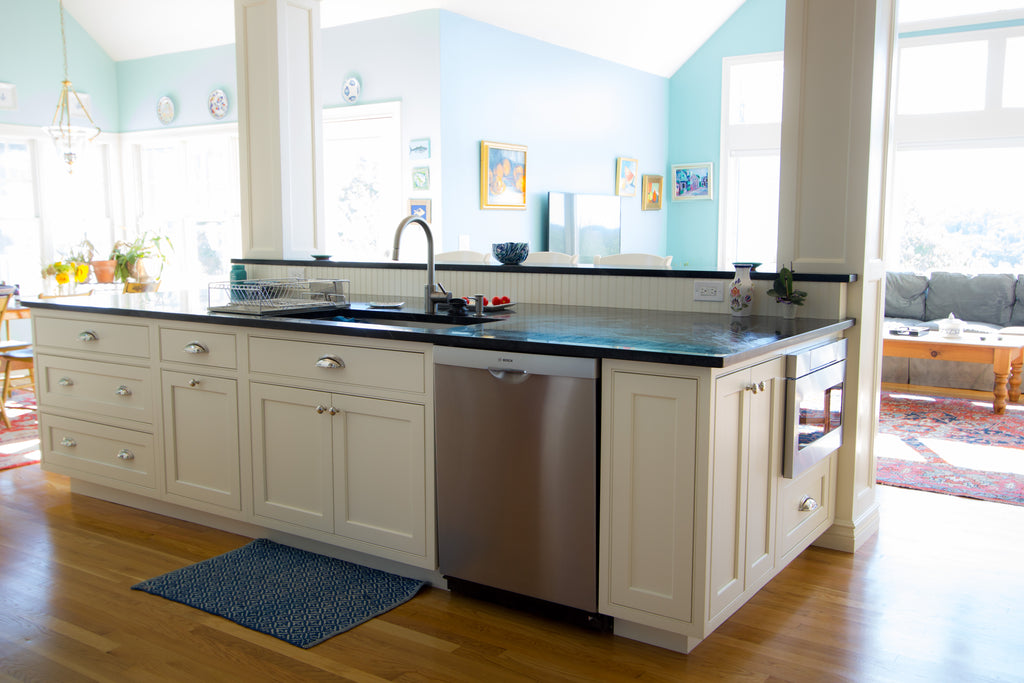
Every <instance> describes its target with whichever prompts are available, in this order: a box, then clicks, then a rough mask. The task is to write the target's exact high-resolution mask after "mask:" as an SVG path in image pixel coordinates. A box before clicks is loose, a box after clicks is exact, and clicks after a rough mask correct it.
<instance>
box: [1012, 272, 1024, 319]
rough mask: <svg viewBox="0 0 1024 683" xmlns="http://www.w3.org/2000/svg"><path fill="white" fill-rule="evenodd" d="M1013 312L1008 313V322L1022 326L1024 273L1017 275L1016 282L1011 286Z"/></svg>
mask: <svg viewBox="0 0 1024 683" xmlns="http://www.w3.org/2000/svg"><path fill="white" fill-rule="evenodd" d="M1013 298H1014V301H1013V313H1012V314H1011V315H1010V324H1011V325H1015V326H1018V327H1024V275H1018V276H1017V284H1016V286H1015V287H1014V288H1013Z"/></svg>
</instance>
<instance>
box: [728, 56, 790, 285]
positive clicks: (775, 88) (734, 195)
mask: <svg viewBox="0 0 1024 683" xmlns="http://www.w3.org/2000/svg"><path fill="white" fill-rule="evenodd" d="M782 67H783V62H782V53H781V52H773V53H767V54H759V55H744V56H741V57H727V58H726V59H724V60H723V65H722V154H721V157H720V159H721V162H720V164H719V165H720V169H719V174H720V176H719V177H720V178H721V182H720V185H719V187H720V190H721V192H720V197H719V199H720V204H719V206H720V217H719V225H720V230H719V267H720V268H722V269H729V268H730V264H732V263H733V262H735V261H760V262H762V264H763V265H762V269H763V270H765V271H770V270H775V267H776V264H775V262H774V261H775V253H776V252H777V250H778V232H779V161H780V158H781V155H780V148H781V141H780V140H781V135H782V132H781V131H782ZM766 255H770V262H769V261H768V260H766V258H767V256H766Z"/></svg>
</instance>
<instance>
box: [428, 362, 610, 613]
mask: <svg viewBox="0 0 1024 683" xmlns="http://www.w3.org/2000/svg"><path fill="white" fill-rule="evenodd" d="M597 368H598V365H597V361H595V360H591V359H584V358H565V357H560V356H539V355H528V354H521V353H506V352H502V351H486V350H479V349H457V348H451V347H435V348H434V375H435V382H434V391H435V397H436V398H435V401H434V409H435V416H436V417H435V420H436V422H435V425H436V430H435V431H436V436H435V438H436V443H437V449H436V467H437V538H438V562H439V565H440V569H441V573H442V574H444V575H446V576H448V577H450V578H454V579H459V580H462V581H468V582H472V583H473V584H478V585H482V586H488V587H492V588H498V589H501V590H502V591H510V592H512V593H516V594H519V595H526V596H530V597H533V598H539V599H541V600H545V601H549V602H553V603H557V604H559V605H567V606H569V607H574V608H577V609H580V610H585V611H587V612H592V613H593V612H596V611H597V457H598V456H597V438H598V436H597V410H598V407H597V377H598V372H597Z"/></svg>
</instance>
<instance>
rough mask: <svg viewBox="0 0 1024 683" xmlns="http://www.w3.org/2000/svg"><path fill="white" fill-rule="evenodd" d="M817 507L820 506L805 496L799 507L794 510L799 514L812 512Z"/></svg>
mask: <svg viewBox="0 0 1024 683" xmlns="http://www.w3.org/2000/svg"><path fill="white" fill-rule="evenodd" d="M819 507H821V506H820V505H819V504H818V501H816V500H814V499H813V498H811V497H810V496H806V497H805V498H804V499H803V500H802V501H800V505H798V506H797V508H796V509H797V510H799V511H800V512H814V511H815V510H817V509H818V508H819Z"/></svg>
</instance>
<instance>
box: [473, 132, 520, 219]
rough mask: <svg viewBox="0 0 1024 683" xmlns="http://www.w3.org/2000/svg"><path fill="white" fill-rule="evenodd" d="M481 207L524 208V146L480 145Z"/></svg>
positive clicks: (484, 142) (494, 143) (496, 143)
mask: <svg viewBox="0 0 1024 683" xmlns="http://www.w3.org/2000/svg"><path fill="white" fill-rule="evenodd" d="M480 208H481V209H526V146H525V145H508V144H504V143H501V142H488V141H487V140H483V141H481V142H480Z"/></svg>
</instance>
